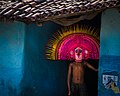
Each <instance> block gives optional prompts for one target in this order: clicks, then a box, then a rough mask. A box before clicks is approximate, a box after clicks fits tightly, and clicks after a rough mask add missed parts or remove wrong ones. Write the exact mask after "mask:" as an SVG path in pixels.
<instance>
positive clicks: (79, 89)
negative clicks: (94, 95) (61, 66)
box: [71, 83, 87, 96]
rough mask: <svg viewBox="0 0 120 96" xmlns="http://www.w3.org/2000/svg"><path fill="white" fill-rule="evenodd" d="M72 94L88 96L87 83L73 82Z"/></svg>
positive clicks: (73, 95)
mask: <svg viewBox="0 0 120 96" xmlns="http://www.w3.org/2000/svg"><path fill="white" fill-rule="evenodd" d="M71 92H72V93H71V96H87V93H86V87H85V84H75V83H72V84H71Z"/></svg>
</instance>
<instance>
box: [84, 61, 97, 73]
mask: <svg viewBox="0 0 120 96" xmlns="http://www.w3.org/2000/svg"><path fill="white" fill-rule="evenodd" d="M85 64H86V65H87V67H89V68H90V69H92V70H94V71H98V69H96V68H94V67H93V66H91V65H90V64H89V63H87V62H85Z"/></svg>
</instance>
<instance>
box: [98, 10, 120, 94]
mask: <svg viewBox="0 0 120 96" xmlns="http://www.w3.org/2000/svg"><path fill="white" fill-rule="evenodd" d="M105 72H113V73H112V74H115V75H118V76H120V75H119V74H120V12H119V10H117V9H109V10H106V11H104V12H103V13H102V21H101V33H100V61H99V78H98V80H99V85H98V95H99V96H120V94H115V93H114V92H113V91H112V90H111V89H106V88H105V86H104V85H103V83H102V74H103V73H105ZM119 81H120V78H119ZM119 81H118V85H117V87H119V88H120V82H119Z"/></svg>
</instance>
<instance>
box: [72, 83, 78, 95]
mask: <svg viewBox="0 0 120 96" xmlns="http://www.w3.org/2000/svg"><path fill="white" fill-rule="evenodd" d="M78 91H79V90H78V86H77V85H76V84H74V83H72V85H71V96H79V95H78Z"/></svg>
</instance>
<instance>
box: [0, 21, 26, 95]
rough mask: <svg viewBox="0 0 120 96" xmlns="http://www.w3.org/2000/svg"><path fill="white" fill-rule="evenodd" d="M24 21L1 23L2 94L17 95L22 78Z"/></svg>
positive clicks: (0, 92) (0, 79)
mask: <svg viewBox="0 0 120 96" xmlns="http://www.w3.org/2000/svg"><path fill="white" fill-rule="evenodd" d="M24 31H25V25H24V24H23V23H20V22H19V23H18V22H15V23H0V96H16V95H17V93H18V91H19V86H20V81H21V78H22V64H23V49H24Z"/></svg>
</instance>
